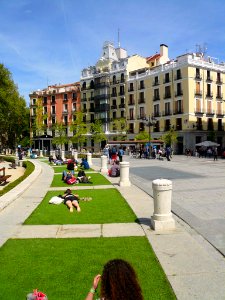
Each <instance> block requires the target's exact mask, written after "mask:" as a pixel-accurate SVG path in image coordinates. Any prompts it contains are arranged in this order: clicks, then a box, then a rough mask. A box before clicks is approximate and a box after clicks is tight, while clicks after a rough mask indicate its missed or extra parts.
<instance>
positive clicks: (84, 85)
mask: <svg viewBox="0 0 225 300" xmlns="http://www.w3.org/2000/svg"><path fill="white" fill-rule="evenodd" d="M85 89H86V82H83V84H82V90H85Z"/></svg>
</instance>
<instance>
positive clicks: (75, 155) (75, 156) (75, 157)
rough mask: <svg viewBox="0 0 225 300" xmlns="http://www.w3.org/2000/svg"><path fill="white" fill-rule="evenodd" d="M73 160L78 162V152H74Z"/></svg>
mask: <svg viewBox="0 0 225 300" xmlns="http://www.w3.org/2000/svg"><path fill="white" fill-rule="evenodd" d="M74 159H75V160H78V152H77V151H74Z"/></svg>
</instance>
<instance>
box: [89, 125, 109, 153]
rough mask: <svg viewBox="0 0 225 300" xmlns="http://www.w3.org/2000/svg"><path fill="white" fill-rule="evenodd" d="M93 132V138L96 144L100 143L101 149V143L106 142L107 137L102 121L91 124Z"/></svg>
mask: <svg viewBox="0 0 225 300" xmlns="http://www.w3.org/2000/svg"><path fill="white" fill-rule="evenodd" d="M91 132H92V138H93V140H94V141H95V142H96V143H99V148H101V145H100V143H101V142H102V141H106V140H107V138H106V135H105V133H104V131H103V129H102V122H101V121H100V120H95V122H94V123H91Z"/></svg>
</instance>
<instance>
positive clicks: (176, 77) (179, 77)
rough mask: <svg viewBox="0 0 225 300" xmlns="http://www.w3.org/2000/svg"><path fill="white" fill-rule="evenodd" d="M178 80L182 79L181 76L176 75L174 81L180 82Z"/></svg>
mask: <svg viewBox="0 0 225 300" xmlns="http://www.w3.org/2000/svg"><path fill="white" fill-rule="evenodd" d="M180 79H182V76H181V75H178V76H175V77H174V80H180Z"/></svg>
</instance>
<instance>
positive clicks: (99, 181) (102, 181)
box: [51, 173, 111, 188]
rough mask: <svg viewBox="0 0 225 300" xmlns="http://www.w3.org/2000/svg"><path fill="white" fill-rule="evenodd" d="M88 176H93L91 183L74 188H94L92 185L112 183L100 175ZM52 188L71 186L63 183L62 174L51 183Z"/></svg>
mask: <svg viewBox="0 0 225 300" xmlns="http://www.w3.org/2000/svg"><path fill="white" fill-rule="evenodd" d="M88 176H91V179H90V180H91V182H93V183H92V184H91V183H78V184H74V185H73V186H79V185H80V186H90V185H91V186H92V185H111V182H110V181H108V179H106V178H105V177H104V176H103V175H101V174H100V173H89V174H88ZM51 187H68V188H69V187H71V185H69V184H67V183H65V182H64V181H62V174H55V175H54V177H53V180H52V183H51Z"/></svg>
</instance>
